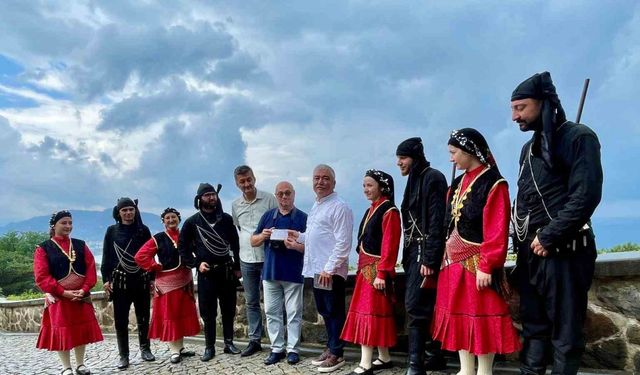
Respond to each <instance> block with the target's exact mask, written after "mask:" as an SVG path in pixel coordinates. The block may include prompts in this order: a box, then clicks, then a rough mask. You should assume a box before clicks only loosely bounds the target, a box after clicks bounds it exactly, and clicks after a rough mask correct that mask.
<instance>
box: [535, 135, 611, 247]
mask: <svg viewBox="0 0 640 375" xmlns="http://www.w3.org/2000/svg"><path fill="white" fill-rule="evenodd" d="M567 146H568V147H567V149H568V150H567V152H569V154H568V155H566V156H567V157H568V158H567V159H568V160H567V161H566V165H567V167H568V168H569V179H568V182H567V189H568V192H569V199H568V201H567V203H566V204H565V205H564V207H563V208H562V209H560V211H558V214H557V215H556V217H555V218H553V220H551V222H550V223H549V225H547V226H546V227H544V228H543V229H542V230H541V231H540V232H539V233H538V239H539V240H540V244H541V245H542V246H543V247H544V248H545V249H553V248H555V247H557V246H559V245H560V244H561V243H562V241H563V239H566V238H567V237H569V236H571V235H573V234H574V233H576V232H577V231H578V230H580V228H581V227H582V226H583V225H584V224H585V223H587V222H588V221H589V219H590V218H591V215H593V212H594V211H595V209H596V207H597V206H598V204H599V203H600V199H601V198H602V180H603V176H602V165H601V163H600V143H599V142H598V138H597V137H596V135H595V134H594V133H593V132H589V133H585V134H581V135H580V136H578V138H576V139H575V141H574V142H573V144H571V145H567Z"/></svg>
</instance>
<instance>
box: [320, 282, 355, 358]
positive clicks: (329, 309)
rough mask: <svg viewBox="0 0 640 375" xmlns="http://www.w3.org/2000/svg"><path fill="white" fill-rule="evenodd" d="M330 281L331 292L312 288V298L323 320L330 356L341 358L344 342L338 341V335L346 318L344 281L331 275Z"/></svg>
mask: <svg viewBox="0 0 640 375" xmlns="http://www.w3.org/2000/svg"><path fill="white" fill-rule="evenodd" d="M332 279H333V288H332V290H323V289H317V288H313V296H314V298H315V300H316V308H317V309H318V313H319V314H320V315H322V318H323V319H324V326H325V328H326V330H327V338H328V342H327V346H328V347H329V351H330V352H331V354H334V355H336V356H338V357H342V355H343V354H344V341H342V340H340V334H341V333H342V327H343V326H344V321H345V320H346V317H347V313H346V311H345V296H344V294H345V293H344V289H345V286H344V284H345V280H344V279H343V278H342V277H341V276H338V275H333V277H332Z"/></svg>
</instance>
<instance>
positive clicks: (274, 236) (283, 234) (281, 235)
mask: <svg viewBox="0 0 640 375" xmlns="http://www.w3.org/2000/svg"><path fill="white" fill-rule="evenodd" d="M288 235H289V232H287V230H286V229H272V230H271V237H270V240H271V241H284V240H286V239H287V236H288Z"/></svg>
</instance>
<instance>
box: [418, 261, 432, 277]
mask: <svg viewBox="0 0 640 375" xmlns="http://www.w3.org/2000/svg"><path fill="white" fill-rule="evenodd" d="M434 272H435V271H434V270H433V269H432V268H429V267H427V266H425V265H424V264H423V265H421V266H420V275H422V277H427V276H431V275H433V274H434Z"/></svg>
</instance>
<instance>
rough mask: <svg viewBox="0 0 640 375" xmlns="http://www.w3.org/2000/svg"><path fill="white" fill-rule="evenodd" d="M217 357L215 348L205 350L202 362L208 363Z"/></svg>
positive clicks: (201, 358)
mask: <svg viewBox="0 0 640 375" xmlns="http://www.w3.org/2000/svg"><path fill="white" fill-rule="evenodd" d="M215 356H216V349H215V348H213V347H210V348H205V349H204V354H203V355H202V357H200V360H201V361H202V362H207V361H210V360H211V358H213V357H215Z"/></svg>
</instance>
